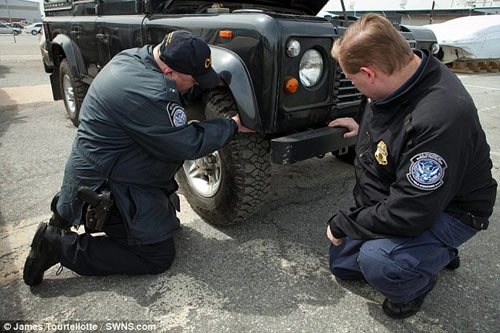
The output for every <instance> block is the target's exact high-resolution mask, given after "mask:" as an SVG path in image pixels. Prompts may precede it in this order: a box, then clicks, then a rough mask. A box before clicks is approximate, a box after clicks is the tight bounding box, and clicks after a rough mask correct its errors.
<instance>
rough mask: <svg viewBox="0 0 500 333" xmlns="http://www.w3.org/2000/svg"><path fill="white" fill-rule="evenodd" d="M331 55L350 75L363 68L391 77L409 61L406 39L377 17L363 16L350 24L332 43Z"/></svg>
mask: <svg viewBox="0 0 500 333" xmlns="http://www.w3.org/2000/svg"><path fill="white" fill-rule="evenodd" d="M331 53H332V56H333V57H334V58H336V59H337V60H339V61H340V62H341V63H342V69H343V70H344V71H345V72H347V73H350V74H356V73H358V72H359V71H360V68H361V67H363V66H374V67H377V68H378V69H379V70H381V71H383V72H384V73H385V74H388V75H391V74H392V73H394V72H396V71H398V70H401V69H403V68H404V67H405V66H407V65H408V64H409V63H410V61H411V60H412V58H413V51H412V49H411V47H410V45H409V44H408V42H407V41H406V39H405V38H404V37H403V36H402V35H401V34H400V33H399V31H398V30H397V29H396V28H395V27H394V26H393V24H392V23H391V22H390V21H389V20H388V19H386V18H385V17H383V16H381V15H378V14H366V15H363V16H362V17H361V18H360V19H359V20H357V21H356V22H354V23H353V24H351V25H350V26H349V27H348V28H347V30H346V32H345V33H344V35H343V36H342V37H341V38H339V39H337V40H336V41H335V43H334V44H333V47H332V52H331Z"/></svg>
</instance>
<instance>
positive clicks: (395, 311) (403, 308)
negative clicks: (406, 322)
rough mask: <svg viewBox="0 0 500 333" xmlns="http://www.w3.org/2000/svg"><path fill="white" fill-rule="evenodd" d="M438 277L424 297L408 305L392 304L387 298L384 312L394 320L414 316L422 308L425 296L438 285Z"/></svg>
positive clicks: (383, 308)
mask: <svg viewBox="0 0 500 333" xmlns="http://www.w3.org/2000/svg"><path fill="white" fill-rule="evenodd" d="M436 280H437V276H435V277H434V278H433V279H432V280H431V282H430V285H431V286H430V288H429V290H427V291H426V292H425V293H423V294H422V295H420V296H418V297H415V298H414V299H412V300H411V301H409V302H408V303H395V302H391V301H390V300H388V299H387V298H386V299H385V300H384V303H383V304H382V310H384V312H385V313H386V314H387V315H388V316H389V317H392V318H395V319H403V318H407V317H410V316H413V315H414V314H415V313H417V312H418V310H420V307H421V306H422V304H423V303H424V299H425V296H427V294H428V293H429V292H430V291H431V290H432V288H434V285H435V284H436Z"/></svg>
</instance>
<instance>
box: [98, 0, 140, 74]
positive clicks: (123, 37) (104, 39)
mask: <svg viewBox="0 0 500 333" xmlns="http://www.w3.org/2000/svg"><path fill="white" fill-rule="evenodd" d="M138 3H140V2H138V1H136V0H99V1H98V7H97V11H98V17H97V21H96V41H97V50H98V58H99V65H100V66H101V67H103V66H104V65H106V64H107V63H108V62H109V61H110V60H111V58H113V57H114V56H115V55H116V54H117V53H119V52H120V51H122V50H125V49H129V48H133V47H140V46H142V39H141V25H142V20H143V19H144V15H143V14H141V9H140V7H139V6H138V5H137V4H138Z"/></svg>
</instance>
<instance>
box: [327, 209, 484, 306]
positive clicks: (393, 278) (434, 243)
mask: <svg viewBox="0 0 500 333" xmlns="http://www.w3.org/2000/svg"><path fill="white" fill-rule="evenodd" d="M476 233H477V230H476V229H474V228H472V227H470V226H468V225H465V224H463V223H462V222H460V221H459V220H457V219H456V218H454V217H451V216H449V215H448V214H441V215H440V216H439V218H438V220H437V221H436V223H435V224H434V226H433V227H432V228H431V229H429V230H427V231H425V232H424V233H422V234H421V235H420V236H418V237H416V238H382V239H373V240H368V241H361V240H353V239H350V238H344V239H343V242H342V244H341V245H340V246H333V245H331V247H330V270H331V271H332V273H333V274H334V275H335V276H336V277H338V278H340V279H346V280H350V279H351V280H352V279H363V278H364V279H366V281H368V283H370V284H371V285H372V286H373V287H374V288H375V289H377V290H378V291H380V292H381V293H382V294H383V295H384V296H385V297H387V298H388V299H389V300H390V301H392V302H396V303H407V302H408V301H410V300H412V299H414V298H416V297H418V296H420V295H421V294H423V293H425V292H427V291H428V290H429V289H430V288H431V283H430V282H431V280H432V279H433V277H434V276H435V275H436V274H437V273H438V272H439V271H440V270H442V269H443V268H444V267H445V266H446V265H447V264H448V263H449V262H450V261H452V260H453V259H455V257H456V255H457V253H458V251H457V248H458V246H460V245H461V244H463V243H465V242H466V241H467V240H469V239H470V238H471V237H472V236H474V235H475V234H476Z"/></svg>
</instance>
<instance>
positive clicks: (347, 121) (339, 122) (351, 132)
mask: <svg viewBox="0 0 500 333" xmlns="http://www.w3.org/2000/svg"><path fill="white" fill-rule="evenodd" d="M328 126H330V127H345V128H347V132H346V133H345V134H344V138H345V139H347V138H351V137H353V136H356V135H357V134H358V129H359V125H358V123H357V122H356V120H354V119H353V118H347V117H346V118H337V119H335V120H332V121H331V122H330V123H329V124H328Z"/></svg>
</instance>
